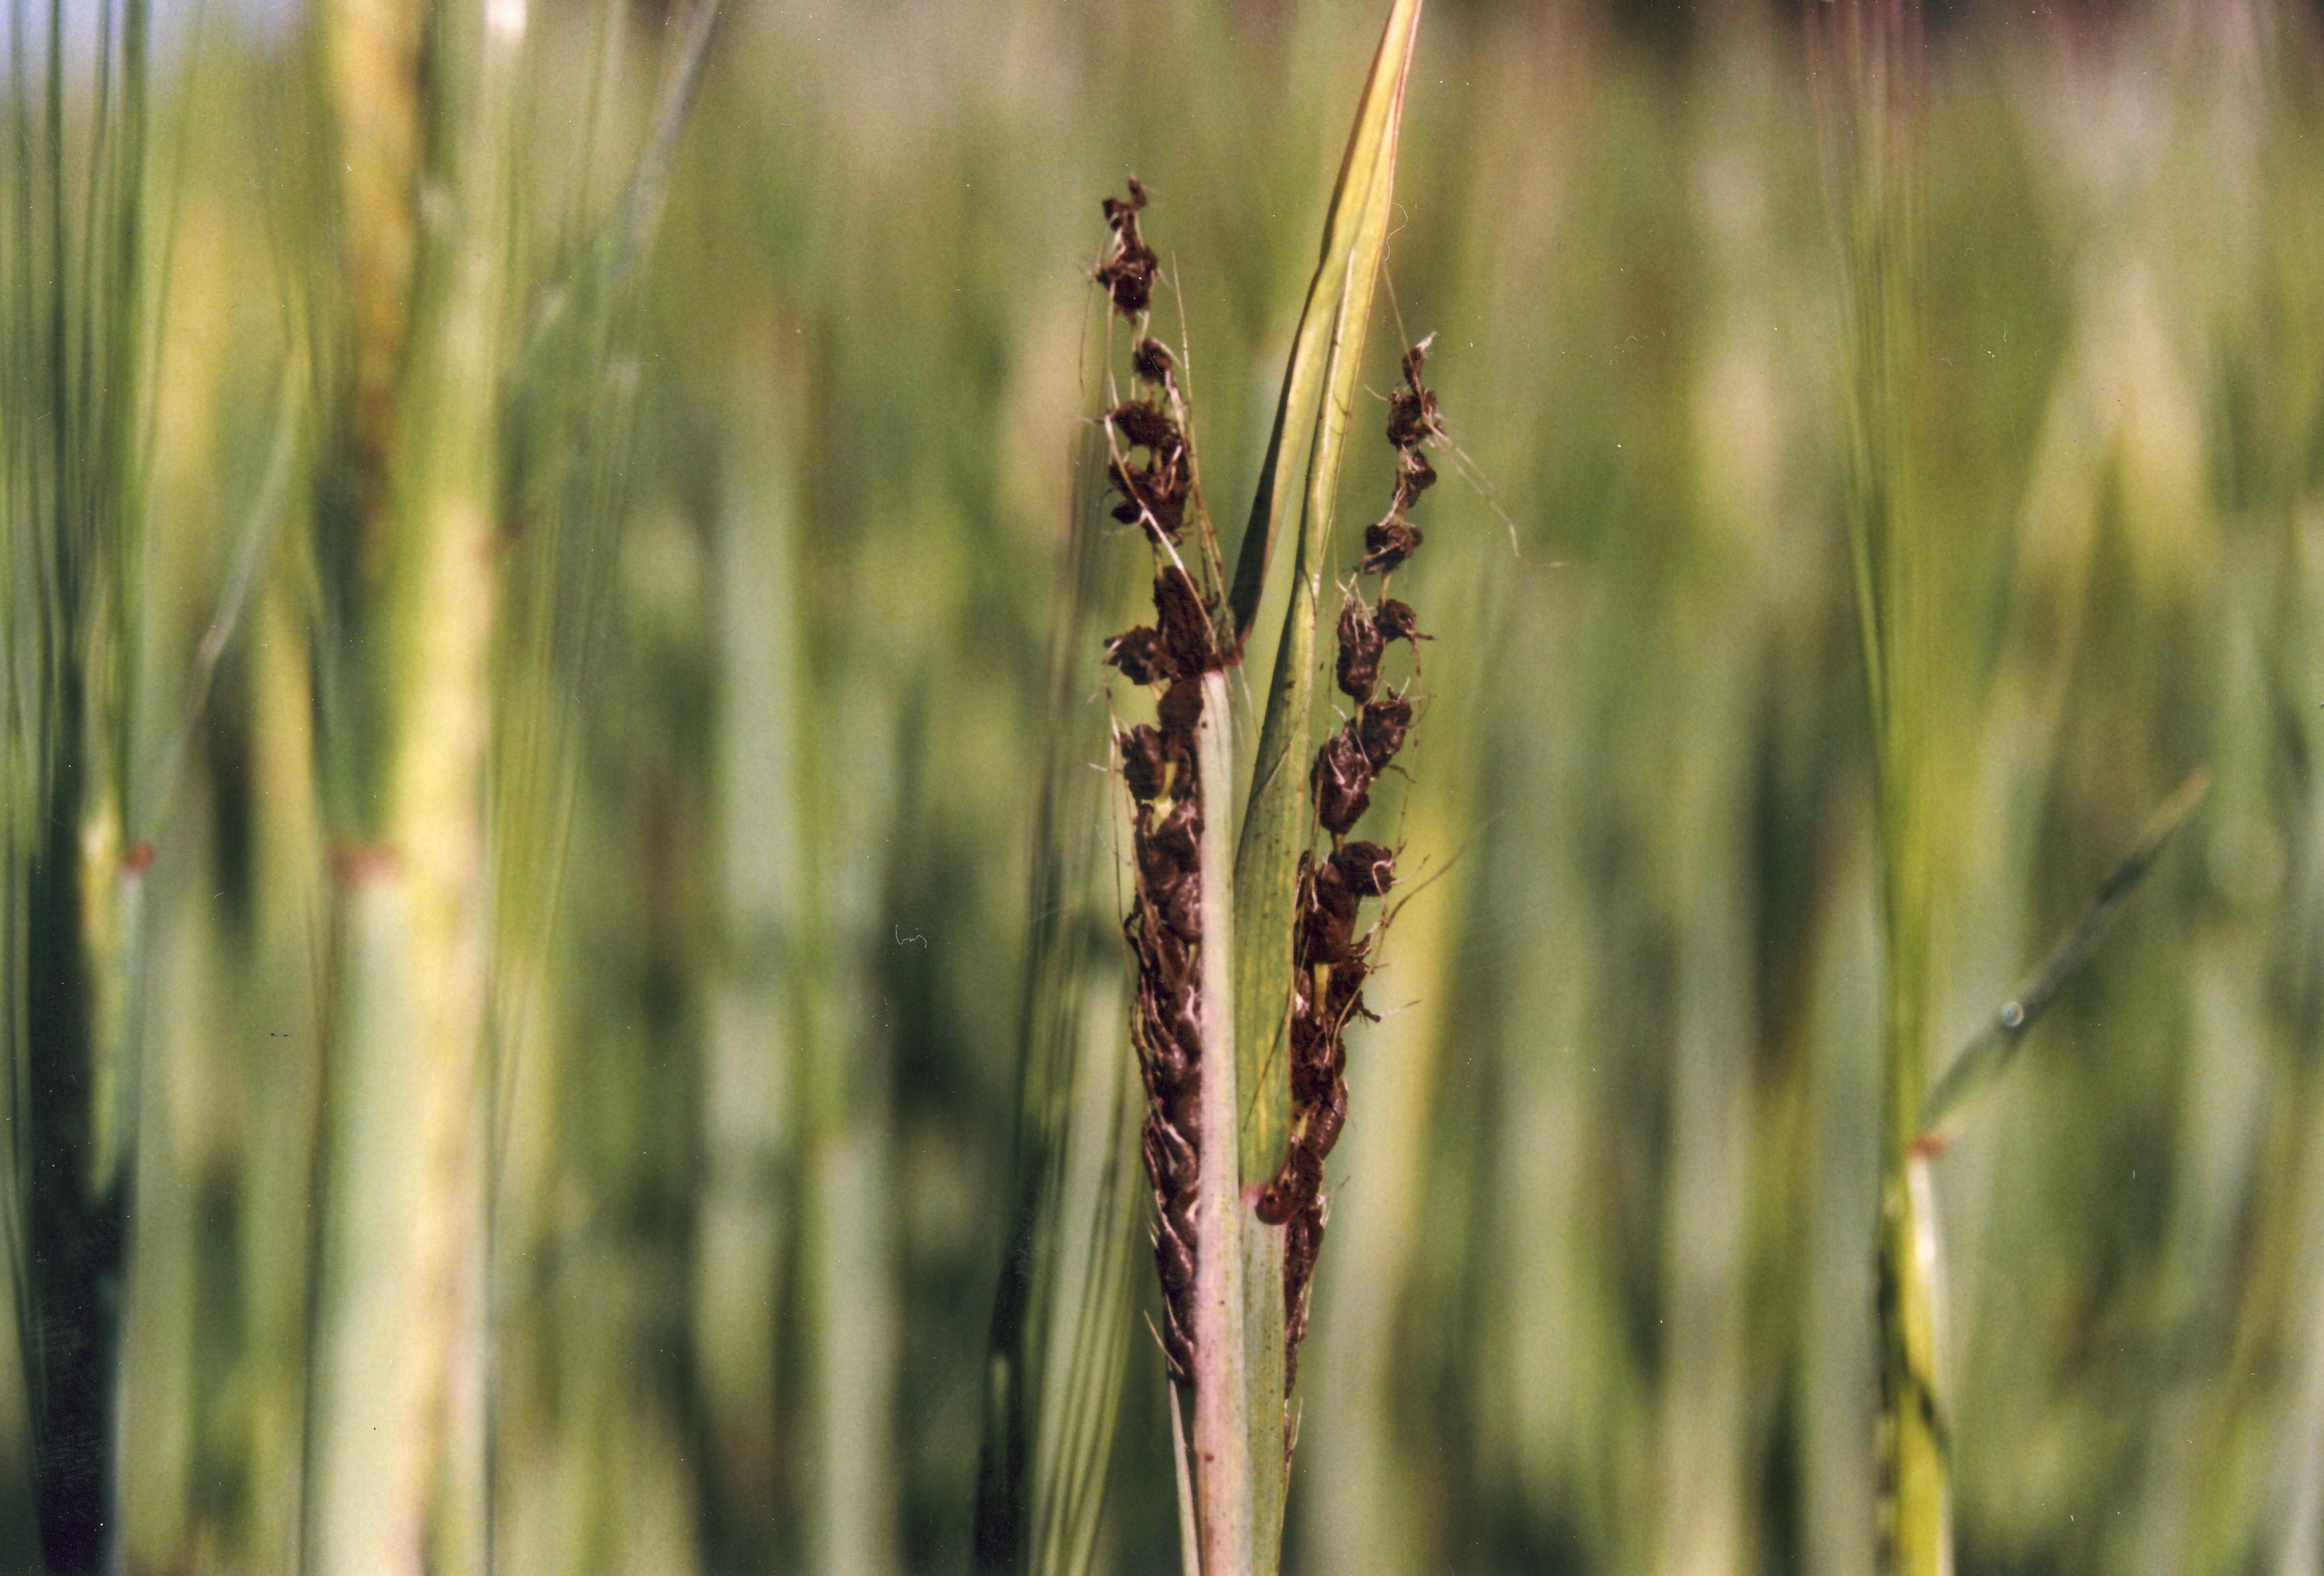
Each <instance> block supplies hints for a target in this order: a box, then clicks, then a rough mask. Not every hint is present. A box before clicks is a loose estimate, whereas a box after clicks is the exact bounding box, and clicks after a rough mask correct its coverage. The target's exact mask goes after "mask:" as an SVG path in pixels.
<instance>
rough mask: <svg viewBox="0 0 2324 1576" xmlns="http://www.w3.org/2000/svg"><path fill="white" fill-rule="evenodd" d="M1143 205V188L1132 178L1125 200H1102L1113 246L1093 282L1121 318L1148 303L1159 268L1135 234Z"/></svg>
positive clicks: (1147, 248)
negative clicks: (1111, 234)
mask: <svg viewBox="0 0 2324 1576" xmlns="http://www.w3.org/2000/svg"><path fill="white" fill-rule="evenodd" d="M1145 206H1146V189H1145V188H1144V187H1143V186H1140V185H1139V183H1138V177H1136V176H1135V175H1133V176H1131V177H1130V196H1129V198H1127V199H1126V200H1117V199H1116V198H1111V197H1109V198H1106V199H1105V222H1106V224H1107V225H1108V226H1111V228H1112V230H1113V243H1112V244H1111V245H1110V246H1109V247H1107V249H1106V254H1105V258H1104V260H1103V261H1102V262H1101V263H1099V264H1098V265H1097V274H1096V279H1097V282H1098V283H1100V284H1102V285H1103V286H1104V287H1105V293H1106V295H1107V297H1108V298H1109V299H1110V300H1111V301H1112V302H1113V309H1114V310H1115V311H1116V312H1118V313H1120V315H1121V316H1122V317H1125V318H1135V317H1138V316H1139V314H1140V313H1142V312H1144V311H1145V310H1146V309H1147V308H1148V306H1149V305H1151V304H1152V302H1153V300H1154V276H1155V274H1156V273H1157V272H1159V271H1160V268H1161V261H1160V259H1158V258H1157V257H1156V256H1155V255H1154V249H1153V248H1152V247H1150V246H1148V244H1146V240H1145V237H1144V236H1142V235H1139V233H1138V214H1139V209H1141V208H1143V207H1145Z"/></svg>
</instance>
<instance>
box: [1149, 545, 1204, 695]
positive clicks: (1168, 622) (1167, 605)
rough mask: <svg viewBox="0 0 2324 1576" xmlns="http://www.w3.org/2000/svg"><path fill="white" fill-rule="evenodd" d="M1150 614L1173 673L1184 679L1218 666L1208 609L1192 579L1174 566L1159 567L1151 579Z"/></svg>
mask: <svg viewBox="0 0 2324 1576" xmlns="http://www.w3.org/2000/svg"><path fill="white" fill-rule="evenodd" d="M1154 612H1155V614H1156V616H1157V619H1158V621H1159V622H1160V624H1161V628H1162V643H1163V645H1164V646H1165V647H1166V648H1167V650H1168V652H1169V659H1170V671H1171V672H1172V673H1173V674H1176V675H1178V676H1181V677H1185V676H1190V675H1193V674H1196V673H1202V672H1205V671H1207V670H1209V669H1210V668H1214V667H1216V666H1218V658H1217V656H1216V644H1215V641H1213V635H1212V631H1213V623H1212V620H1211V610H1210V608H1209V607H1208V606H1207V605H1205V604H1204V603H1203V594H1202V593H1201V592H1199V591H1197V590H1196V589H1194V576H1190V575H1188V574H1187V573H1186V571H1185V570H1184V569H1182V568H1180V567H1178V566H1177V565H1176V564H1165V565H1163V566H1162V571H1161V573H1160V574H1158V575H1157V576H1155V577H1154Z"/></svg>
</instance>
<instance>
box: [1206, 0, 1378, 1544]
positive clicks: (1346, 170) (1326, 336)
mask: <svg viewBox="0 0 2324 1576" xmlns="http://www.w3.org/2000/svg"><path fill="white" fill-rule="evenodd" d="M1420 10H1421V5H1420V0H1396V4H1395V5H1393V6H1392V7H1391V8H1390V10H1389V13H1388V24H1387V27H1386V28H1385V30H1384V31H1383V32H1382V33H1381V35H1380V42H1379V51H1378V52H1377V54H1376V55H1375V56H1374V58H1373V61H1372V69H1371V75H1370V78H1369V80H1368V81H1367V82H1366V84H1365V88H1364V94H1363V97H1362V99H1361V100H1360V102H1359V104H1358V106H1357V109H1356V120H1355V128H1354V130H1353V131H1352V133H1351V134H1350V136H1349V139H1348V151H1347V155H1346V157H1345V159H1344V160H1343V161H1342V165H1341V170H1340V179H1339V184H1338V188H1337V189H1336V190H1335V191H1334V192H1333V198H1332V207H1331V210H1330V213H1329V216H1328V217H1327V218H1326V220H1325V223H1324V232H1323V234H1324V240H1323V258H1322V261H1321V262H1320V263H1318V265H1317V267H1316V271H1315V281H1314V284H1313V286H1311V287H1310V289H1309V291H1308V298H1307V304H1306V307H1305V309H1304V310H1303V311H1302V313H1301V316H1300V326H1299V336H1298V340H1297V343H1296V345H1295V346H1294V348H1293V352H1292V360H1291V365H1290V367H1289V369H1288V371H1287V372H1286V375H1285V378H1284V386H1283V396H1282V400H1281V402H1280V404H1279V407H1278V409H1277V414H1276V422H1275V437H1274V438H1273V439H1272V440H1271V441H1270V443H1269V445H1268V461H1267V466H1266V469H1265V471H1264V473H1263V474H1262V475H1261V478H1260V482H1259V496H1258V498H1257V499H1256V501H1255V502H1253V504H1252V510H1251V521H1250V525H1249V526H1248V527H1247V528H1246V530H1245V531H1244V533H1243V543H1242V549H1241V557H1240V563H1239V564H1238V566H1237V568H1236V572H1235V585H1234V590H1233V593H1232V596H1231V601H1232V604H1233V608H1234V613H1235V619H1236V623H1237V627H1238V629H1239V630H1241V629H1244V628H1246V627H1247V626H1248V623H1249V621H1250V617H1251V615H1252V613H1254V612H1255V611H1256V609H1257V606H1258V598H1259V588H1260V585H1262V583H1263V582H1264V580H1265V578H1266V560H1267V557H1268V548H1269V544H1270V542H1271V540H1272V538H1273V535H1274V532H1275V530H1276V529H1277V525H1278V523H1279V522H1280V521H1281V520H1282V519H1283V518H1284V517H1285V516H1286V514H1287V513H1288V512H1289V507H1290V504H1289V475H1290V472H1289V470H1288V468H1287V467H1286V465H1285V464H1284V461H1285V459H1286V455H1285V453H1284V449H1283V445H1284V443H1285V442H1286V439H1291V440H1296V442H1297V443H1298V444H1299V445H1300V446H1301V447H1302V448H1304V450H1305V454H1306V457H1307V464H1306V475H1305V493H1304V502H1303V504H1302V515H1301V521H1300V530H1299V536H1298V539H1297V542H1296V548H1295V553H1296V557H1295V558H1294V560H1293V567H1292V582H1291V595H1290V602H1289V606H1288V608H1287V609H1286V613H1285V615H1284V625H1283V635H1282V639H1281V641H1279V643H1278V644H1277V648H1276V654H1275V669H1274V675H1273V677H1272V678H1271V680H1270V681H1269V683H1268V692H1267V708H1266V712H1265V714H1264V720H1263V722H1262V723H1261V724H1260V728H1259V745H1258V749H1257V751H1256V752H1255V754H1254V755H1253V757H1252V760H1251V768H1250V798H1249V801H1248V808H1247V810H1246V811H1245V814H1244V818H1243V824H1242V828H1241V834H1240V840H1239V841H1238V843H1237V845H1236V849H1235V864H1234V885H1235V894H1236V896H1235V929H1236V933H1237V935H1239V936H1240V939H1241V945H1240V946H1239V947H1238V949H1237V951H1236V955H1235V959H1234V969H1235V981H1234V990H1235V999H1236V1002H1237V1006H1238V1012H1237V1017H1236V1019H1235V1045H1236V1056H1237V1061H1238V1072H1237V1083H1238V1084H1239V1085H1240V1093H1241V1099H1242V1112H1243V1114H1242V1120H1241V1124H1240V1166H1241V1173H1242V1175H1243V1177H1244V1178H1245V1179H1247V1181H1248V1182H1249V1183H1250V1184H1251V1185H1252V1186H1257V1185H1259V1184H1263V1183H1264V1182H1265V1181H1266V1180H1267V1178H1268V1177H1269V1176H1271V1175H1273V1174H1274V1171H1275V1168H1276V1167H1277V1166H1278V1165H1280V1164H1281V1161H1282V1156H1283V1149H1284V1145H1285V1142H1286V1138H1287V1136H1288V1132H1289V1125H1290V1111H1291V1090H1290V1083H1289V1078H1290V1073H1289V1064H1288V1060H1287V1058H1286V1055H1284V1049H1285V1046H1284V1037H1285V1034H1286V1025H1287V1022H1288V1018H1289V1015H1290V1009H1291V926H1292V909H1293V907H1294V902H1295V898H1296V886H1297V880H1298V865H1299V854H1300V852H1301V850H1303V849H1305V847H1306V846H1307V843H1308V841H1309V838H1310V836H1311V834H1312V829H1311V827H1310V825H1309V813H1308V806H1307V778H1306V770H1305V766H1306V760H1305V754H1306V749H1307V742H1308V723H1309V716H1310V714H1311V712H1312V710H1313V707H1314V682H1315V639H1316V636H1315V618H1316V608H1317V605H1318V604H1319V602H1320V600H1321V597H1322V593H1323V570H1324V565H1325V562H1326V560H1327V558H1328V554H1329V550H1330V546H1331V541H1332V531H1333V522H1334V520H1335V517H1336V510H1335V502H1336V498H1337V493H1338V490H1339V481H1340V465H1341V462H1342V459H1343V457H1344V456H1345V453H1346V442H1347V433H1348V425H1349V420H1350V418H1351V413H1352V410H1353V408H1354V404H1355V399H1356V394H1357V389H1358V380H1359V378H1360V374H1361V372H1362V365H1363V351H1364V336H1365V328H1366V326H1367V324H1368V322H1369V318H1370V315H1371V305H1372V295H1373V288H1374V286H1375V284H1376V283H1377V282H1378V281H1379V269H1380V263H1381V258H1382V256H1383V254H1384V253H1385V251H1386V247H1387V244H1388V220H1389V217H1390V211H1391V204H1392V201H1393V198H1394V193H1395V185H1396V161H1397V143H1398V139H1399V135H1400V134H1401V131H1402V124H1403V114H1404V90H1405V84H1406V79H1407V78H1408V76H1409V74H1410V71H1411V68H1412V46H1413V39H1414V36H1415V32H1416V28H1417V27H1418V24H1419V21H1420ZM1213 802H1221V801H1213ZM1210 868H1213V867H1211V866H1208V865H1206V866H1205V869H1210ZM1205 1141H1206V1142H1207V1141H1208V1140H1207V1139H1206V1140H1205ZM1217 1152H1218V1151H1216V1150H1213V1149H1207V1148H1206V1149H1205V1150H1204V1153H1206V1154H1213V1153H1217ZM1240 1226H1241V1229H1242V1231H1243V1232H1244V1233H1245V1234H1246V1238H1247V1240H1246V1244H1245V1246H1246V1250H1247V1251H1246V1258H1247V1262H1246V1264H1245V1265H1244V1267H1242V1276H1243V1282H1244V1291H1245V1294H1246V1296H1247V1299H1248V1302H1247V1312H1246V1318H1245V1323H1246V1326H1247V1330H1248V1335H1247V1339H1248V1343H1249V1351H1248V1357H1249V1378H1250V1408H1249V1413H1250V1415H1249V1419H1248V1423H1249V1428H1250V1452H1251V1461H1252V1467H1253V1470H1255V1471H1256V1472H1257V1473H1258V1474H1259V1479H1258V1482H1257V1484H1256V1488H1255V1492H1256V1500H1255V1514H1256V1515H1257V1516H1258V1523H1257V1526H1256V1529H1255V1532H1256V1542H1255V1544H1254V1551H1255V1553H1256V1554H1257V1557H1258V1559H1259V1564H1258V1566H1257V1567H1256V1568H1257V1569H1258V1570H1259V1571H1262V1572H1269V1571H1273V1570H1275V1569H1276V1566H1277V1562H1278V1561H1279V1559H1280V1557H1281V1555H1280V1551H1281V1544H1282V1528H1283V1498H1284V1489H1285V1483H1286V1452H1285V1451H1284V1448H1283V1431H1284V1411H1283V1399H1284V1397H1283V1379H1284V1356H1283V1286H1282V1275H1281V1265H1282V1255H1283V1233H1282V1230H1281V1229H1280V1228H1271V1227H1268V1226H1264V1225H1262V1224H1260V1223H1259V1221H1258V1220H1257V1219H1256V1218H1255V1217H1253V1216H1251V1215H1250V1214H1249V1212H1248V1207H1247V1206H1245V1208H1244V1218H1243V1219H1242V1221H1240ZM1212 1240H1213V1239H1210V1238H1207V1237H1206V1238H1205V1239H1204V1257H1205V1258H1206V1259H1207V1258H1210V1257H1211V1254H1210V1244H1211V1242H1212Z"/></svg>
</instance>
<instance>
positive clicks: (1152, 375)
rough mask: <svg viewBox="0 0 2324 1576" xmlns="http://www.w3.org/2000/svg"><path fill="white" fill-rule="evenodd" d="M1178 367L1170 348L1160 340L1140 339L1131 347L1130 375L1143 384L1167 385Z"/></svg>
mask: <svg viewBox="0 0 2324 1576" xmlns="http://www.w3.org/2000/svg"><path fill="white" fill-rule="evenodd" d="M1176 365H1177V364H1176V362H1175V361H1173V360H1172V359H1171V356H1170V349H1169V346H1166V345H1164V344H1163V343H1162V342H1161V341H1160V340H1159V339H1154V338H1150V337H1149V338H1145V339H1140V340H1139V342H1138V343H1137V344H1136V345H1134V346H1131V347H1130V374H1131V375H1132V376H1133V377H1136V378H1137V379H1139V381H1140V382H1148V383H1167V382H1169V381H1170V375H1171V373H1173V372H1174V371H1175V370H1176Z"/></svg>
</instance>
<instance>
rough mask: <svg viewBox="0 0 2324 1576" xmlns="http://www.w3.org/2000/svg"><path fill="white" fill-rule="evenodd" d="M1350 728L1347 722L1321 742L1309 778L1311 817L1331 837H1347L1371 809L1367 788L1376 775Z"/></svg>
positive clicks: (1369, 792)
mask: <svg viewBox="0 0 2324 1576" xmlns="http://www.w3.org/2000/svg"><path fill="white" fill-rule="evenodd" d="M1354 726H1355V724H1354V723H1350V724H1349V725H1348V726H1347V727H1346V728H1342V730H1340V732H1338V733H1334V734H1333V735H1332V736H1331V737H1330V738H1329V739H1326V740H1325V741H1323V749H1322V750H1320V751H1317V752H1316V755H1315V770H1314V775H1313V777H1312V778H1311V779H1309V786H1310V787H1311V788H1313V789H1314V795H1315V818H1316V819H1317V820H1319V821H1321V822H1322V823H1323V830H1324V831H1326V832H1329V833H1330V834H1332V835H1333V836H1334V837H1343V836H1345V835H1347V834H1348V833H1349V832H1350V831H1351V830H1352V829H1353V828H1354V826H1355V824H1356V822H1357V821H1358V820H1360V819H1361V818H1362V816H1363V813H1364V812H1365V811H1366V810H1368V809H1369V808H1370V807H1371V802H1372V796H1371V786H1372V783H1373V782H1374V780H1375V779H1378V778H1379V772H1377V771H1375V770H1372V763H1371V761H1370V760H1369V759H1368V758H1367V757H1366V756H1365V754H1364V751H1363V746H1361V745H1360V744H1359V743H1357V742H1356V740H1355V736H1354V733H1353V731H1352V730H1353V729H1354Z"/></svg>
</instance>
